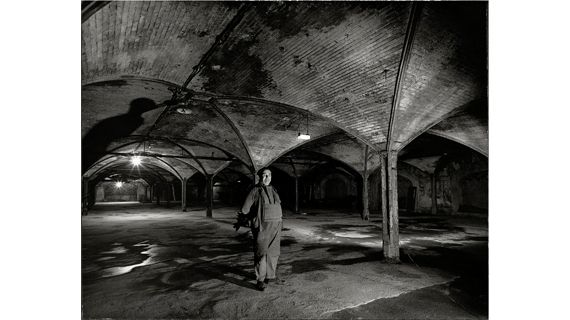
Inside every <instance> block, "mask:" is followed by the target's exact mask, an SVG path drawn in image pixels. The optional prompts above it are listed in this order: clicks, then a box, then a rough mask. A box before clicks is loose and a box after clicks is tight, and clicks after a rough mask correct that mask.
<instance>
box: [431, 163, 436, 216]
mask: <svg viewBox="0 0 570 320" xmlns="http://www.w3.org/2000/svg"><path fill="white" fill-rule="evenodd" d="M431 214H437V185H436V175H435V172H434V173H433V174H432V175H431Z"/></svg>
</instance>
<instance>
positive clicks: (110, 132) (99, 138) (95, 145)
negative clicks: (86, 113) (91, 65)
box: [81, 98, 159, 173]
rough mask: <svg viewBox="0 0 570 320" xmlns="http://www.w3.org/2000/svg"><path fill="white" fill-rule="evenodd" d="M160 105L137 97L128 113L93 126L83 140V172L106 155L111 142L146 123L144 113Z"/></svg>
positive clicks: (131, 103)
mask: <svg viewBox="0 0 570 320" xmlns="http://www.w3.org/2000/svg"><path fill="white" fill-rule="evenodd" d="M158 107H159V106H158V105H157V104H156V103H155V102H154V100H152V99H148V98H137V99H134V100H132V101H131V102H130V108H129V111H128V112H127V113H125V114H121V115H118V116H115V117H111V118H107V119H104V120H101V121H100V122H98V123H97V124H96V125H95V126H93V128H92V129H91V130H89V132H88V133H87V134H86V135H85V137H84V138H83V140H82V141H81V158H82V159H81V160H82V169H81V172H82V173H85V171H87V169H89V167H90V166H91V165H92V164H94V163H95V162H96V161H97V160H99V158H101V157H102V156H104V155H105V153H106V149H107V147H108V146H109V144H111V142H113V141H114V140H116V139H120V138H124V137H127V136H129V135H130V134H131V133H133V132H134V131H135V130H136V129H138V128H139V127H140V126H141V125H142V124H143V123H144V119H143V117H142V114H143V113H145V112H147V111H150V110H153V109H156V108H158Z"/></svg>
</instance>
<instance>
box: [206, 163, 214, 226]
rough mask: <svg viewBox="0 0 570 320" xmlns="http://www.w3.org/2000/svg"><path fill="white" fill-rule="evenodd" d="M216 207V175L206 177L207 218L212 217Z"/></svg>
mask: <svg viewBox="0 0 570 320" xmlns="http://www.w3.org/2000/svg"><path fill="white" fill-rule="evenodd" d="M213 207H214V175H211V174H207V175H206V216H207V217H208V218H211V217H212V208H213Z"/></svg>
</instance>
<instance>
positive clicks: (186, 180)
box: [180, 178, 188, 212]
mask: <svg viewBox="0 0 570 320" xmlns="http://www.w3.org/2000/svg"><path fill="white" fill-rule="evenodd" d="M187 184H188V178H182V193H181V194H180V196H181V197H182V199H181V202H182V211H183V212H186V201H187V195H186V185H187Z"/></svg>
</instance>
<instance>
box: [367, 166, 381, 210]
mask: <svg viewBox="0 0 570 320" xmlns="http://www.w3.org/2000/svg"><path fill="white" fill-rule="evenodd" d="M380 178H381V176H380V168H379V169H377V170H374V171H373V172H372V173H371V174H370V176H369V177H368V210H369V211H370V217H371V218H373V217H374V215H376V217H381V216H382V211H381V210H382V209H381V208H380V203H381V201H382V200H381V198H380V192H382V190H381V185H380V184H381V183H382V181H381V180H380Z"/></svg>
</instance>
